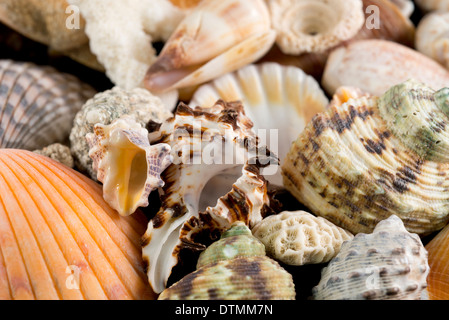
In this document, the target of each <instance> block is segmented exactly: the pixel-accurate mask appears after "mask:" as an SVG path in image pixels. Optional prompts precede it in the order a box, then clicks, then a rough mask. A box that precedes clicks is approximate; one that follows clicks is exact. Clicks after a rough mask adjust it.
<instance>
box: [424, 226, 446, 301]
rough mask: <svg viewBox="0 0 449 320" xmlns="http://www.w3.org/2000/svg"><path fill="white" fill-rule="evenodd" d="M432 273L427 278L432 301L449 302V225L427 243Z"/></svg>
mask: <svg viewBox="0 0 449 320" xmlns="http://www.w3.org/2000/svg"><path fill="white" fill-rule="evenodd" d="M426 250H427V253H428V259H429V266H430V272H429V276H428V277H427V283H428V285H429V286H428V288H427V291H428V293H429V299H430V300H449V225H448V226H446V227H445V228H444V229H443V230H441V231H440V232H438V233H437V234H436V235H435V237H433V238H432V240H431V241H430V242H429V243H427V245H426Z"/></svg>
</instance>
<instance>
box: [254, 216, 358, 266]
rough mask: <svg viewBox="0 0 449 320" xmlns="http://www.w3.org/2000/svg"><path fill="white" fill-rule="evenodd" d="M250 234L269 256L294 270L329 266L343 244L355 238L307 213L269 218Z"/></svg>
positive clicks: (324, 220)
mask: <svg viewBox="0 0 449 320" xmlns="http://www.w3.org/2000/svg"><path fill="white" fill-rule="evenodd" d="M251 231H252V232H253V234H254V236H255V237H256V238H258V239H259V240H260V241H262V243H263V244H264V245H265V248H266V250H267V255H268V256H270V257H272V258H273V259H275V260H279V261H281V262H283V263H286V264H289V265H295V266H301V265H304V264H313V263H325V262H329V261H330V260H331V259H332V258H333V257H334V256H335V255H337V253H338V252H339V251H340V247H341V245H342V243H343V242H344V241H348V240H351V239H352V238H353V237H354V236H353V235H352V234H351V233H350V232H348V231H346V230H344V229H342V228H339V227H337V226H336V225H334V224H333V223H331V222H330V221H328V220H327V219H324V218H322V217H315V216H314V215H312V214H310V213H308V212H305V211H283V212H281V213H278V214H275V215H271V216H268V217H266V218H264V219H263V220H262V221H261V222H259V223H258V224H256V225H255V226H254V227H253V228H252V230H251Z"/></svg>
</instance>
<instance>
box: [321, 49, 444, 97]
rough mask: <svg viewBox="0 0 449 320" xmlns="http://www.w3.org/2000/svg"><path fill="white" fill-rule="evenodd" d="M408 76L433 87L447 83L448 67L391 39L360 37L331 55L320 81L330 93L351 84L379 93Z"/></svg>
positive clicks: (406, 78)
mask: <svg viewBox="0 0 449 320" xmlns="http://www.w3.org/2000/svg"><path fill="white" fill-rule="evenodd" d="M409 79H416V80H417V81H420V82H423V83H426V84H427V85H429V86H430V87H431V88H433V89H435V90H439V89H441V88H444V87H447V86H449V72H448V70H446V69H445V68H444V67H443V66H441V65H440V64H439V63H437V62H436V61H434V60H432V59H430V58H428V57H427V56H425V55H423V54H422V53H420V52H418V51H415V50H413V49H410V48H408V47H405V46H403V45H401V44H398V43H394V42H391V41H385V40H362V41H356V42H351V43H350V44H349V45H348V46H345V47H340V48H338V49H336V50H335V51H333V52H332V53H331V54H330V56H329V59H328V60H327V63H326V67H325V70H324V73H323V79H322V82H321V83H322V86H323V87H324V89H325V90H326V91H327V93H328V94H330V95H333V94H334V92H335V90H336V89H337V88H339V87H341V86H354V87H358V88H360V89H361V90H363V91H365V92H368V93H371V94H373V95H377V96H379V95H382V94H384V93H385V92H386V91H387V90H388V89H389V88H390V87H392V86H394V85H397V84H399V83H402V82H404V81H407V80H409Z"/></svg>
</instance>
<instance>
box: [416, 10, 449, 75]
mask: <svg viewBox="0 0 449 320" xmlns="http://www.w3.org/2000/svg"><path fill="white" fill-rule="evenodd" d="M448 31H449V12H432V13H429V14H427V15H426V16H424V17H423V19H421V20H420V22H419V24H418V27H417V29H416V38H415V46H416V50H418V51H420V52H422V53H423V54H425V55H426V56H428V57H430V58H432V59H434V60H436V61H437V62H439V63H441V64H442V65H443V66H445V67H446V68H449V36H448Z"/></svg>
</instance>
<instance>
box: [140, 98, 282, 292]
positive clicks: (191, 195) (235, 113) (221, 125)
mask: <svg viewBox="0 0 449 320" xmlns="http://www.w3.org/2000/svg"><path fill="white" fill-rule="evenodd" d="M251 128H252V123H251V121H250V120H249V118H248V117H246V115H245V113H244V110H243V106H242V104H241V103H240V102H229V103H228V102H224V101H222V100H219V101H217V102H216V104H215V105H214V106H212V107H211V108H199V107H197V108H194V109H192V108H190V107H188V106H187V105H185V104H183V103H181V104H179V106H178V108H177V110H176V113H175V116H174V117H173V118H171V119H169V120H167V121H166V122H164V123H163V124H162V126H161V128H160V129H159V130H158V131H157V132H154V133H153V134H150V142H151V143H154V144H157V143H167V144H169V145H170V146H171V150H172V156H173V163H172V164H171V165H170V166H169V167H168V168H167V169H166V170H165V171H164V172H163V173H162V175H161V178H162V180H163V181H164V182H165V185H164V187H162V188H161V192H160V195H161V200H162V206H161V208H160V210H159V212H158V213H157V214H156V216H155V217H154V218H153V219H151V221H150V222H149V224H148V229H147V231H146V233H145V235H144V237H143V255H144V258H145V259H146V260H147V261H148V264H149V268H148V278H149V282H150V284H151V286H152V288H153V290H154V291H155V292H158V293H159V292H161V291H162V290H164V289H165V285H166V283H167V280H168V278H169V276H170V274H171V270H172V268H173V267H174V266H175V265H176V264H177V263H178V255H179V252H180V250H181V249H183V248H196V249H204V245H203V244H201V243H197V242H196V239H195V235H197V234H198V233H199V232H201V231H205V230H206V231H212V230H214V231H223V230H226V229H227V228H229V227H230V226H231V224H232V223H233V222H235V221H243V222H244V223H245V224H246V225H248V226H253V225H254V224H255V223H257V222H258V221H260V220H262V218H263V217H264V216H265V215H266V214H267V212H270V211H269V210H270V208H269V206H270V202H271V199H270V197H269V195H268V191H267V181H266V180H265V178H264V176H263V173H264V172H266V170H270V169H271V168H274V169H275V170H277V169H278V163H279V162H278V159H277V157H276V156H275V155H271V154H270V152H269V150H268V149H267V148H266V147H264V146H261V145H258V141H257V136H256V135H255V134H254V132H253V131H252V129H251ZM229 156H231V157H230V158H229ZM232 169H236V172H238V176H237V177H235V178H234V179H233V180H232V186H229V189H230V190H229V189H228V190H227V191H226V193H225V194H220V195H218V196H216V197H213V198H210V199H207V200H208V201H207V207H200V199H201V195H202V191H203V189H205V188H206V185H207V183H208V182H209V180H211V179H213V178H214V177H216V176H217V175H219V174H220V173H223V172H227V171H229V170H232Z"/></svg>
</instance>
